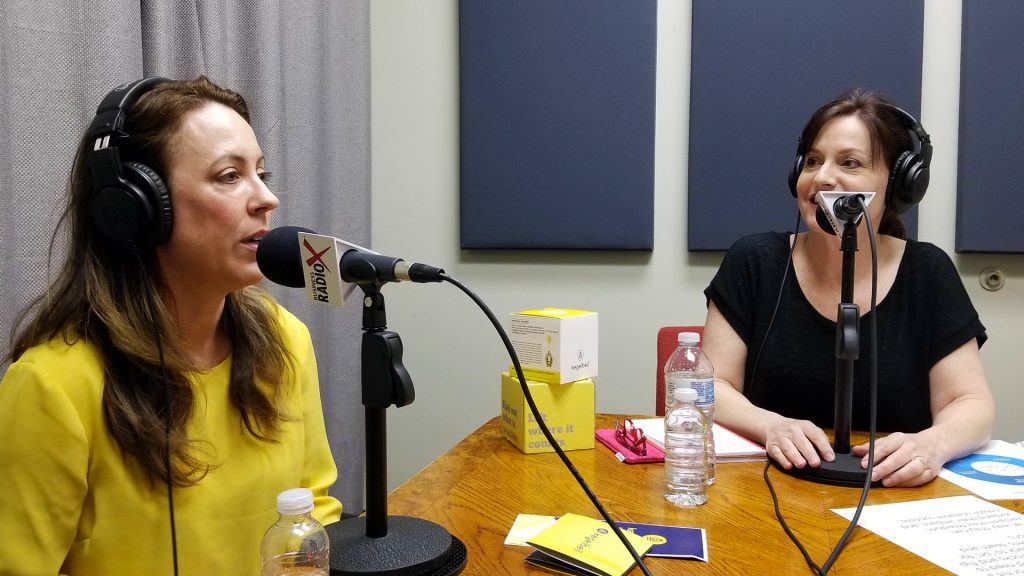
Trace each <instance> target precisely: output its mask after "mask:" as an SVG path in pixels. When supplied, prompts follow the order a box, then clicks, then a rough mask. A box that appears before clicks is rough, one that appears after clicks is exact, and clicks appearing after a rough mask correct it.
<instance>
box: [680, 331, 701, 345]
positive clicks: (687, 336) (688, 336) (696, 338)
mask: <svg viewBox="0 0 1024 576" xmlns="http://www.w3.org/2000/svg"><path fill="white" fill-rule="evenodd" d="M676 341H677V342H679V343H680V344H700V334H698V333H696V332H680V333H679V336H677V337H676Z"/></svg>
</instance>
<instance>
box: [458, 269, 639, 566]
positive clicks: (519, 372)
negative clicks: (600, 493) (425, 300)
mask: <svg viewBox="0 0 1024 576" xmlns="http://www.w3.org/2000/svg"><path fill="white" fill-rule="evenodd" d="M440 278H441V280H442V281H444V282H448V283H450V284H452V285H453V286H455V287H457V288H458V289H459V290H462V291H463V292H465V293H466V295H467V296H469V297H470V298H471V299H472V300H473V302H476V304H477V306H479V307H480V309H481V310H483V312H484V314H486V315H487V319H488V320H490V321H491V324H493V325H494V328H495V329H496V330H497V331H498V335H499V336H501V341H502V342H503V343H504V344H505V349H506V350H508V355H509V357H510V358H511V359H512V365H513V366H514V367H515V369H516V377H518V378H519V386H520V387H521V388H522V389H523V395H524V396H525V397H526V403H527V404H529V405H530V412H532V413H533V417H534V419H536V421H537V425H538V427H539V428H540V430H541V432H543V433H544V438H546V439H547V441H548V443H549V444H550V445H551V447H552V448H554V449H555V454H558V457H559V458H561V459H562V463H563V464H565V467H566V468H568V469H569V472H570V473H571V474H572V475H573V478H575V479H576V482H577V483H578V484H579V485H580V487H581V488H583V491H584V492H586V494H587V497H588V498H590V501H591V502H592V503H593V504H594V507H595V508H597V511H598V512H600V513H601V517H602V518H604V520H605V522H607V523H608V526H609V527H611V529H612V531H613V532H615V535H616V536H618V537H619V540H621V541H622V543H623V544H624V545H625V546H626V550H628V551H629V554H630V556H632V557H633V560H635V561H636V563H637V565H638V566H640V571H641V572H643V573H644V575H645V576H652V575H651V572H650V570H648V568H647V565H646V564H644V561H643V559H642V558H641V557H640V555H639V554H637V552H636V550H634V549H633V546H632V545H631V544H630V543H629V540H627V539H626V535H625V534H623V533H622V529H620V528H619V527H618V525H617V524H615V522H614V521H612V517H611V516H610V515H609V514H608V511H607V510H605V509H604V506H602V505H601V502H600V501H599V500H598V499H597V496H596V495H595V494H594V492H593V491H592V490H591V489H590V486H588V485H587V482H586V481H585V480H584V479H583V476H581V475H580V473H579V471H578V470H576V467H575V466H573V465H572V462H570V461H569V457H568V456H566V455H565V452H563V451H562V449H561V448H560V447H559V446H558V441H557V440H555V437H554V436H553V435H552V434H551V431H550V430H548V425H547V424H546V423H545V422H544V419H543V418H542V417H541V415H540V410H538V409H537V404H536V403H535V402H534V401H533V395H532V394H530V387H529V386H527V385H526V377H525V376H524V375H523V367H522V366H521V365H520V364H519V355H518V354H516V350H515V348H514V347H513V346H512V341H511V340H509V338H508V334H506V333H505V329H504V328H502V327H501V322H499V321H498V319H497V318H495V317H494V313H493V312H491V309H490V308H488V307H487V304H485V303H484V301H483V300H481V299H480V297H479V296H477V295H476V294H475V293H474V292H473V291H472V290H470V289H469V288H468V287H467V286H465V285H463V284H462V283H461V282H459V281H458V280H456V279H455V278H453V277H451V276H449V275H448V274H444V273H442V274H440Z"/></svg>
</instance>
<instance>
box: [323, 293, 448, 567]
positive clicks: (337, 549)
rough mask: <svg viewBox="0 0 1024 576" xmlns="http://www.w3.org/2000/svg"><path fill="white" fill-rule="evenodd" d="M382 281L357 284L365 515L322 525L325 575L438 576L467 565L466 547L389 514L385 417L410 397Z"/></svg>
mask: <svg viewBox="0 0 1024 576" xmlns="http://www.w3.org/2000/svg"><path fill="white" fill-rule="evenodd" d="M381 285H382V284H381V283H378V282H372V283H360V284H359V287H360V288H361V289H362V290H363V293H364V294H365V297H364V298H363V342H362V392H363V406H364V407H365V414H366V438H365V440H366V514H365V515H364V516H361V517H359V518H351V519H348V520H343V521H341V522H335V523H333V524H328V525H327V526H326V529H327V535H328V537H329V538H330V542H331V576H368V575H376V576H399V575H416V576H420V575H423V576H443V575H449V574H458V573H459V572H461V571H462V569H463V568H464V567H465V566H466V558H467V555H466V546H465V545H464V544H463V543H462V542H461V541H460V540H459V539H458V538H455V537H454V536H452V535H451V534H449V533H448V531H447V530H445V529H444V528H443V527H441V526H439V525H438V524H435V523H433V522H430V521H428V520H424V519H422V518H413V517H409V516H388V510H387V508H388V504H387V417H386V410H387V408H388V407H389V406H391V405H392V404H394V405H395V406H397V407H402V406H405V405H408V404H411V403H412V401H413V400H414V399H415V397H416V393H415V391H414V390H413V385H412V378H411V377H410V376H409V372H408V371H407V370H406V369H405V366H404V365H403V364H402V339H401V338H400V337H399V335H398V333H397V332H391V331H389V330H387V318H386V310H385V306H384V295H383V294H381V293H380V288H381Z"/></svg>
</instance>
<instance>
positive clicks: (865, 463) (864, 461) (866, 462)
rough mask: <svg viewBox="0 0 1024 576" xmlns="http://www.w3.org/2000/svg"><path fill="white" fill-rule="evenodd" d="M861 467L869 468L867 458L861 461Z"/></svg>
mask: <svg viewBox="0 0 1024 576" xmlns="http://www.w3.org/2000/svg"><path fill="white" fill-rule="evenodd" d="M860 467H861V468H867V467H868V459H867V458H865V459H863V460H861V461H860Z"/></svg>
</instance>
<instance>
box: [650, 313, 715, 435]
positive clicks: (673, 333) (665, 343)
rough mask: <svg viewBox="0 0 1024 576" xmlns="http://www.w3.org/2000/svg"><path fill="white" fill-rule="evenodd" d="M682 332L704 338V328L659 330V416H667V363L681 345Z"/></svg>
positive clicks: (656, 374)
mask: <svg viewBox="0 0 1024 576" xmlns="http://www.w3.org/2000/svg"><path fill="white" fill-rule="evenodd" d="M680 332H696V333H698V334H700V335H701V338H702V339H703V338H704V327H703V326H664V327H662V328H661V329H660V330H658V365H657V366H656V367H655V370H654V377H655V382H657V385H656V386H655V392H654V413H655V414H657V415H658V416H664V415H665V362H667V361H668V357H669V356H671V355H672V352H673V351H674V350H675V349H676V346H678V345H679V342H678V336H679V333H680Z"/></svg>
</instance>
